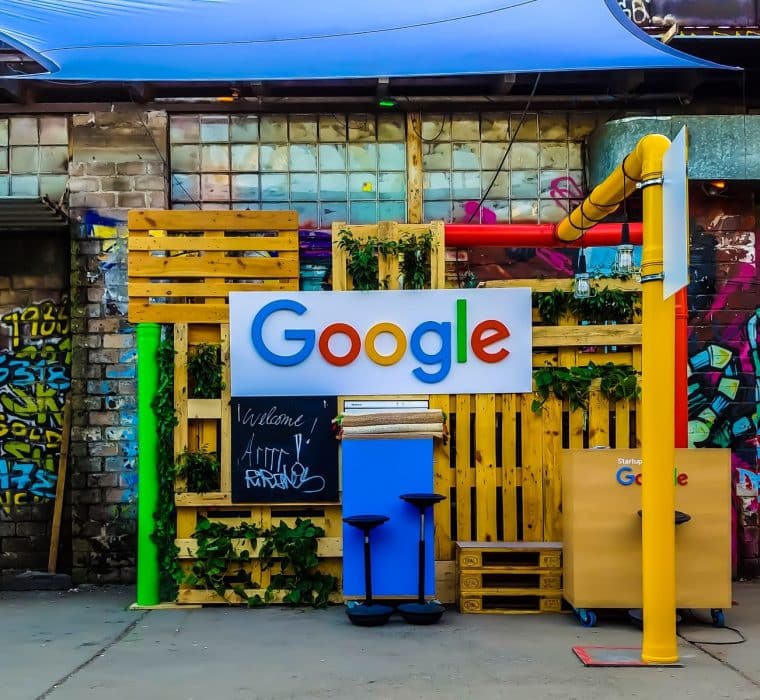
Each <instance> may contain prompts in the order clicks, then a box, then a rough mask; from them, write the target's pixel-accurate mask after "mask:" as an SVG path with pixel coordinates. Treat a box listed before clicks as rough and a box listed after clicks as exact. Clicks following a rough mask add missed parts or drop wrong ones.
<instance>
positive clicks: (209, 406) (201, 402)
mask: <svg viewBox="0 0 760 700" xmlns="http://www.w3.org/2000/svg"><path fill="white" fill-rule="evenodd" d="M187 417H188V418H191V419H193V418H195V419H201V418H205V419H210V418H221V417H222V404H221V401H220V400H219V399H188V400H187Z"/></svg>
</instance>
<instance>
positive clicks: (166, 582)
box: [151, 332, 182, 600]
mask: <svg viewBox="0 0 760 700" xmlns="http://www.w3.org/2000/svg"><path fill="white" fill-rule="evenodd" d="M166 336H167V337H166V339H165V340H163V341H162V342H161V343H160V345H159V346H158V357H157V361H158V388H157V390H156V395H155V397H154V399H153V402H152V403H151V407H152V408H153V413H154V414H155V416H156V423H157V426H156V432H157V434H158V435H157V436H158V460H157V465H156V466H157V471H158V504H157V506H156V512H155V514H154V519H155V525H154V528H153V534H152V535H151V538H152V539H153V541H154V542H155V543H156V546H157V547H158V561H159V595H160V598H161V600H174V599H175V598H176V597H177V583H178V582H179V581H180V580H181V579H182V572H181V571H180V568H179V564H178V563H177V553H178V551H179V550H178V549H177V547H176V546H175V544H174V538H175V537H176V532H177V529H176V524H175V517H176V516H175V509H174V426H175V425H177V418H176V416H175V415H174V354H175V353H174V343H173V342H172V336H171V332H169V333H167V334H166Z"/></svg>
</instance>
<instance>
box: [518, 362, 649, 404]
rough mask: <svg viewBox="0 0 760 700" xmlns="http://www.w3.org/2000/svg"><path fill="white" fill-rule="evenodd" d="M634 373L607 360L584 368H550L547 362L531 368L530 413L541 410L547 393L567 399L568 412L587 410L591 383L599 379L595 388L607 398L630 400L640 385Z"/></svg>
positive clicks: (629, 368) (638, 391)
mask: <svg viewBox="0 0 760 700" xmlns="http://www.w3.org/2000/svg"><path fill="white" fill-rule="evenodd" d="M638 374H639V373H638V372H637V371H636V370H635V369H634V368H633V367H631V366H630V365H616V364H614V363H612V362H608V363H607V364H604V365H596V364H594V363H593V362H589V364H588V365H587V366H586V367H553V366H550V365H547V366H546V367H541V368H540V369H536V370H534V371H533V379H534V381H535V384H536V391H535V393H536V394H537V395H538V398H537V399H534V400H533V402H532V404H531V409H532V410H533V412H534V413H537V412H538V411H540V410H541V407H542V406H543V405H544V403H546V401H547V400H548V398H549V396H550V395H551V394H554V396H555V397H556V398H558V399H559V400H560V401H567V402H568V403H569V406H570V410H571V411H575V410H577V409H579V408H580V409H582V410H584V411H586V410H588V400H589V394H590V392H591V383H592V382H593V381H594V380H595V379H600V380H601V381H600V386H599V389H600V391H601V393H602V396H604V397H605V398H606V399H607V400H608V401H610V402H611V403H615V402H617V401H623V400H632V399H636V398H638V397H639V395H640V394H641V387H640V386H639V383H638Z"/></svg>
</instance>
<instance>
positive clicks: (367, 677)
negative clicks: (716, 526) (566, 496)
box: [0, 584, 760, 700]
mask: <svg viewBox="0 0 760 700" xmlns="http://www.w3.org/2000/svg"><path fill="white" fill-rule="evenodd" d="M734 597H735V599H736V601H737V603H738V605H737V606H735V607H734V608H733V609H732V610H731V611H729V612H728V613H727V621H728V624H731V625H733V626H737V627H740V628H741V629H742V631H743V632H744V634H745V635H746V637H747V639H748V641H747V642H746V643H745V644H740V645H736V646H715V645H712V644H709V642H712V641H717V640H726V641H730V640H732V639H734V638H735V635H734V634H733V633H732V632H731V631H729V630H716V629H713V628H711V627H706V628H699V627H695V626H692V625H689V626H683V627H682V628H681V630H680V631H681V633H682V634H683V635H684V636H686V637H688V638H691V639H699V640H703V641H705V642H708V643H704V644H701V643H700V644H699V645H693V644H689V643H687V642H685V641H682V642H681V661H682V663H683V665H684V667H683V668H643V669H642V668H638V669H637V668H608V669H602V668H584V667H583V666H582V665H581V664H580V662H579V661H578V660H577V659H576V657H575V656H574V655H573V654H572V652H571V647H572V646H574V645H577V644H599V645H619V646H628V645H630V646H635V645H638V644H639V643H640V639H641V633H640V631H639V630H636V629H635V628H633V627H631V626H629V625H628V624H626V623H625V622H623V621H605V620H603V621H602V623H601V624H600V626H599V627H597V628H594V629H585V628H582V627H580V626H579V625H578V624H577V622H576V621H575V618H574V617H573V616H571V615H557V616H555V615H537V616H530V615H527V616H499V615H493V616H491V615H459V614H457V613H456V612H454V611H450V612H448V613H447V614H446V616H445V617H444V621H443V622H442V624H440V625H438V626H436V627H410V626H407V625H405V624H403V623H402V622H400V621H398V622H393V623H391V624H389V625H388V626H386V627H382V628H376V629H360V628H355V627H352V626H351V625H350V624H349V623H348V621H347V619H346V617H345V615H344V613H343V609H342V608H332V609H329V610H326V611H319V610H318V611H315V610H305V611H302V610H290V609H285V608H267V609H262V610H244V609H238V608H234V609H233V608H204V609H200V610H160V611H149V612H145V611H142V612H133V611H129V610H127V609H126V607H127V606H128V605H129V603H131V602H132V601H133V591H132V590H130V589H124V588H105V589H89V590H82V589H80V590H79V591H70V592H66V593H54V592H36V593H0V620H2V633H1V634H0V698H3V700H37V699H42V698H50V699H51V700H81V699H86V698H97V699H98V700H126V699H129V700H152V699H153V698H156V699H157V700H158V699H161V700H175V699H176V700H180V699H181V700H259V699H261V700H285V699H286V698H294V699H295V698H298V699H299V700H301V699H304V698H336V699H338V700H362V699H363V698H373V699H376V700H382V699H384V698H388V699H393V700H407V699H410V700H411V699H412V698H437V699H441V700H448V699H451V700H454V699H457V700H459V699H460V698H461V699H463V698H469V697H472V698H478V700H480V699H487V698H510V699H514V700H521V699H523V698H525V699H530V700H543V699H551V698H562V699H563V700H571V699H573V698H577V699H579V700H580V699H583V700H596V699H602V698H610V699H612V698H615V699H617V698H647V699H654V700H659V699H660V698H662V699H663V700H665V699H671V698H705V699H706V700H707V699H709V700H716V699H717V698H731V699H732V700H741V699H747V700H749V699H750V698H751V699H753V700H754V699H758V700H760V585H759V584H737V585H736V586H735V592H734Z"/></svg>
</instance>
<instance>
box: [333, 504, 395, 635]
mask: <svg viewBox="0 0 760 700" xmlns="http://www.w3.org/2000/svg"><path fill="white" fill-rule="evenodd" d="M388 520H389V518H388V516H387V515H351V516H349V517H347V518H343V522H344V523H346V524H347V525H351V526H352V527H356V528H359V529H360V530H361V531H362V532H363V533H364V603H363V604H362V605H356V606H354V607H351V608H346V615H348V619H349V620H351V623H352V624H354V625H358V626H359V627H378V626H380V625H384V624H385V623H386V622H388V620H389V618H390V616H391V615H392V614H393V608H389V607H388V606H387V605H376V604H375V603H373V602H372V556H371V552H370V547H369V533H370V532H371V531H372V529H373V528H376V527H378V525H382V524H383V523H385V522H387V521H388Z"/></svg>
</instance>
